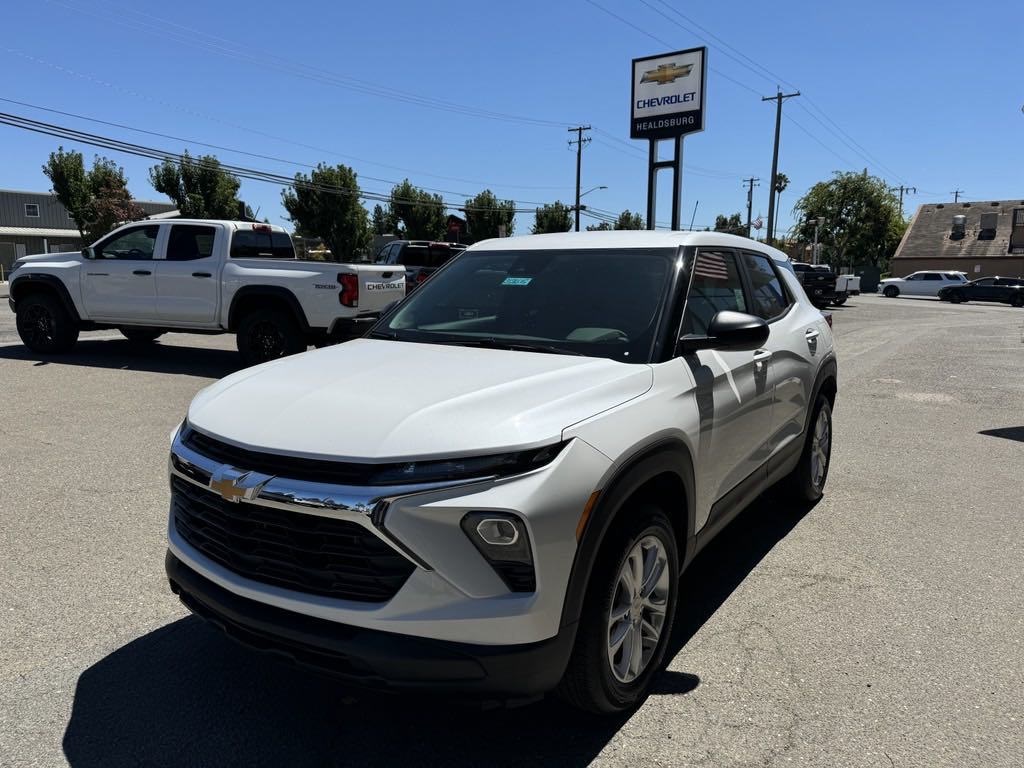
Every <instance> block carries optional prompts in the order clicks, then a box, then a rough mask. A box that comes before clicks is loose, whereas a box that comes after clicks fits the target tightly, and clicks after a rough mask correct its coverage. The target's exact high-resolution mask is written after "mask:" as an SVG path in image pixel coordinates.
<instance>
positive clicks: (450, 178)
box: [3, 47, 565, 190]
mask: <svg viewBox="0 0 1024 768" xmlns="http://www.w3.org/2000/svg"><path fill="white" fill-rule="evenodd" d="M3 51H4V52H6V53H9V54H12V55H14V56H19V57H21V58H23V59H25V60H27V61H31V62H32V63H34V64H40V65H42V66H45V67H49V68H51V69H54V70H56V71H58V72H61V73H62V74H65V75H68V76H70V77H75V78H78V79H81V80H87V81H89V82H91V83H95V84H96V85H101V86H103V87H104V88H109V89H111V90H114V91H117V92H119V93H123V94H126V95H128V96H131V97H133V98H136V99H142V100H144V101H149V102H151V103H153V104H160V105H161V106H164V107H167V108H168V109H172V110H174V111H175V112H181V113H182V114H186V115H191V116H192V117H198V118H200V119H203V120H207V121H209V122H211V123H217V124H218V125H223V126H226V127H228V128H232V129H234V130H239V131H245V132H246V133H251V134H254V135H256V136H262V137H264V138H267V139H273V140H274V141H280V142H283V143H285V144H291V145H292V146H295V147H300V148H302V149H309V150H313V151H315V152H320V153H323V154H326V155H331V156H333V157H340V158H344V159H346V160H354V161H356V162H360V163H365V164H367V165H374V166H377V167H380V168H388V169H391V170H393V171H401V172H402V173H407V174H412V175H414V176H429V177H431V178H435V179H445V180H447V181H458V182H461V183H463V184H474V185H480V186H484V187H491V188H493V189H532V190H564V189H565V187H564V186H561V185H558V186H555V185H542V186H538V185H527V184H502V183H498V184H495V183H491V182H485V181H476V180H474V179H464V178H461V177H457V176H445V175H441V174H437V173H430V172H428V171H422V170H416V169H413V168H405V167H403V166H399V165H391V164H389V163H381V162H378V161H375V160H367V159H366V158H362V157H356V156H355V155H350V154H346V153H343V152H337V151H335V150H333V149H327V148H326V147H319V146H316V145H314V144H305V143H303V142H300V141H295V140H294V139H289V138H286V137H284V136H277V135H275V134H272V133H267V132H266V131H261V130H258V129H255V128H252V127H250V126H246V125H239V124H237V123H232V122H230V121H227V120H223V119H221V118H218V117H214V116H213V115H209V114H207V113H205V112H198V111H196V110H195V109H192V108H190V107H183V106H181V105H180V104H174V103H172V102H168V101H164V100H163V99H159V98H154V97H153V96H151V95H149V94H144V93H139V92H138V91H135V90H132V89H131V88H125V87H123V86H120V85H118V84H116V83H111V82H109V81H107V80H101V79H99V78H96V77H93V76H92V75H88V74H85V73H83V72H78V71H76V70H73V69H71V68H69V67H64V66H62V65H60V64H54V63H53V62H50V61H47V60H45V59H41V58H39V57H37V56H34V55H30V54H27V53H24V52H23V51H19V50H17V49H14V48H6V47H5V48H3ZM3 101H8V102H10V103H13V104H19V105H23V106H28V107H31V108H33V109H39V110H42V111H47V112H53V113H55V114H62V115H65V116H69V117H78V118H79V119H82V120H89V121H94V122H99V123H103V122H104V121H97V120H95V119H94V118H89V117H84V116H76V115H74V114H73V113H65V112H61V111H59V110H52V109H49V108H47V107H41V106H37V105H33V104H28V103H26V102H20V101H15V100H13V99H3ZM111 125H114V126H117V127H120V126H119V124H117V123H112V124H111ZM125 128H127V129H128V130H131V131H136V132H141V133H150V134H151V135H158V136H162V135H163V134H154V133H153V132H150V131H143V130H142V129H139V128H134V127H131V126H125ZM196 143H200V142H196ZM211 146H212V145H211ZM225 151H232V152H238V153H239V154H249V153H247V152H243V151H241V150H225ZM289 162H290V161H289ZM295 164H296V165H301V163H295Z"/></svg>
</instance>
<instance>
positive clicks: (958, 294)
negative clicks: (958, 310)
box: [949, 291, 967, 304]
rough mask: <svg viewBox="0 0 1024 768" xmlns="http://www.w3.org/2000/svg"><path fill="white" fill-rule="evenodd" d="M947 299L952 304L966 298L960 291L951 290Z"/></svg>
mask: <svg viewBox="0 0 1024 768" xmlns="http://www.w3.org/2000/svg"><path fill="white" fill-rule="evenodd" d="M949 300H950V301H951V302H953V303H954V304H960V303H962V302H964V301H966V300H967V299H965V298H964V295H963V294H962V293H961V292H960V291H953V292H952V293H951V294H949Z"/></svg>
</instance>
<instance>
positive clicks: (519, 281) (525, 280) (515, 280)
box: [501, 277, 533, 286]
mask: <svg viewBox="0 0 1024 768" xmlns="http://www.w3.org/2000/svg"><path fill="white" fill-rule="evenodd" d="M532 280H533V278H532V277H506V278H505V279H504V280H502V281H501V284H502V285H519V286H523V285H529V284H530V282H531V281H532Z"/></svg>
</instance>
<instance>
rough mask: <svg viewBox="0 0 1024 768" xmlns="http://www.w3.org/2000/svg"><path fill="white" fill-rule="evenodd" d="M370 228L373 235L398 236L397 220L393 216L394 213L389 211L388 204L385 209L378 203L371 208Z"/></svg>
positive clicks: (389, 205)
mask: <svg viewBox="0 0 1024 768" xmlns="http://www.w3.org/2000/svg"><path fill="white" fill-rule="evenodd" d="M371 227H372V228H373V234H375V235H397V234H399V230H400V229H401V227H400V226H399V224H398V218H397V217H396V216H395V213H394V211H392V210H391V204H390V203H389V204H388V207H387V208H385V207H384V206H383V205H381V204H380V203H378V204H377V205H375V206H373V219H372V223H371Z"/></svg>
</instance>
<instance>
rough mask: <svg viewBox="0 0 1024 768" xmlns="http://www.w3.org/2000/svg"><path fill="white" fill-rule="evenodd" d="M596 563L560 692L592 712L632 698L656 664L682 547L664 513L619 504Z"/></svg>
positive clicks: (637, 697) (632, 702)
mask: <svg viewBox="0 0 1024 768" xmlns="http://www.w3.org/2000/svg"><path fill="white" fill-rule="evenodd" d="M620 515H621V518H620V519H621V524H617V525H614V526H613V527H612V529H611V531H609V533H608V538H607V539H606V541H605V544H604V545H603V546H602V549H601V553H600V554H599V556H598V561H597V563H596V564H595V565H594V571H593V573H592V574H591V578H590V583H589V584H588V585H587V598H586V601H585V603H584V605H583V615H582V616H581V617H580V624H579V628H578V630H577V634H576V645H575V647H574V648H573V653H572V658H571V659H570V660H569V666H568V668H567V669H566V672H565V675H564V677H563V678H562V682H561V683H560V684H559V689H558V693H559V695H560V696H561V697H562V698H563V699H565V700H566V701H567V702H569V703H570V704H572V705H573V706H575V707H578V708H580V709H584V710H587V711H590V712H597V713H612V712H621V711H623V710H627V709H630V708H631V707H634V706H637V705H638V704H639V703H640V702H641V701H643V699H644V697H645V696H646V695H647V693H648V691H649V690H650V687H651V683H652V682H653V680H654V678H655V677H656V676H657V674H658V673H659V671H660V670H661V666H662V662H663V661H664V658H665V651H666V648H667V646H668V640H669V636H670V635H671V631H672V622H673V620H674V619H675V613H676V604H677V602H678V600H679V551H678V546H677V544H676V536H675V532H674V530H673V527H672V523H671V522H670V521H669V519H668V517H667V516H666V515H665V513H664V512H663V511H662V510H661V509H659V508H658V507H655V506H652V505H647V504H645V505H639V506H637V507H635V508H632V509H624V510H623V511H622V512H621V513H620Z"/></svg>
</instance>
